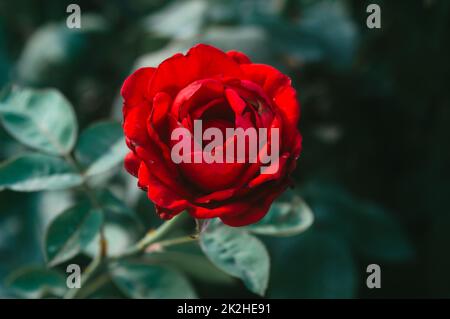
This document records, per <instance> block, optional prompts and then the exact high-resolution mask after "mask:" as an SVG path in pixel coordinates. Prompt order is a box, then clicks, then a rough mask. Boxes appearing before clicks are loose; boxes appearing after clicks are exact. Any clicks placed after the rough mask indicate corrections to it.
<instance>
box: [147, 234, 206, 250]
mask: <svg viewBox="0 0 450 319" xmlns="http://www.w3.org/2000/svg"><path fill="white" fill-rule="evenodd" d="M197 240H198V236H196V235H194V236H185V237H177V238H173V239H167V240H162V241H159V242H157V243H155V245H158V248H166V247H169V246H174V245H179V244H185V243H190V242H193V241H197Z"/></svg>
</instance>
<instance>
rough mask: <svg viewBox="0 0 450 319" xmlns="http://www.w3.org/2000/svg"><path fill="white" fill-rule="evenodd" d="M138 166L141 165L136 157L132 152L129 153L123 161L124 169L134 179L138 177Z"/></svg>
mask: <svg viewBox="0 0 450 319" xmlns="http://www.w3.org/2000/svg"><path fill="white" fill-rule="evenodd" d="M140 165H141V160H140V159H139V158H138V157H137V156H136V155H134V153H133V152H129V153H128V154H127V155H126V156H125V161H124V166H125V169H126V170H127V171H128V173H130V174H131V175H133V176H134V177H137V176H138V171H139V166H140Z"/></svg>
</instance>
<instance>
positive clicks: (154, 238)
mask: <svg viewBox="0 0 450 319" xmlns="http://www.w3.org/2000/svg"><path fill="white" fill-rule="evenodd" d="M182 218H183V216H182V214H179V215H177V216H175V217H174V218H172V219H171V220H169V221H167V222H165V223H164V224H162V225H161V226H160V227H159V228H157V229H156V230H154V231H150V232H148V233H147V234H146V235H145V236H144V237H143V238H142V239H141V240H140V241H138V242H137V243H136V244H135V245H134V246H131V247H130V248H129V249H128V250H126V251H125V252H124V253H122V254H121V255H118V256H115V257H113V258H112V259H114V260H117V259H122V258H126V257H131V256H136V255H139V254H141V253H143V252H144V251H145V249H146V248H147V247H148V246H150V245H151V244H155V243H157V242H158V241H159V240H161V239H162V238H163V237H164V236H166V235H167V234H168V233H169V232H170V231H172V230H173V229H174V228H175V226H176V225H177V224H178V223H179V221H180V220H181V219H182Z"/></svg>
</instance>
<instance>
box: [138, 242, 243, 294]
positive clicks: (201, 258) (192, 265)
mask: <svg viewBox="0 0 450 319" xmlns="http://www.w3.org/2000/svg"><path fill="white" fill-rule="evenodd" d="M195 246H196V247H197V249H198V253H197V252H189V253H187V252H181V251H170V250H164V251H155V252H154V253H151V254H147V255H146V256H145V260H146V261H149V262H152V263H158V264H164V265H168V266H171V267H173V268H175V269H177V270H180V271H181V272H183V273H184V274H186V275H187V276H189V278H192V279H194V280H196V281H200V282H204V283H206V284H208V285H214V284H216V285H222V286H225V285H228V286H230V285H232V284H234V283H235V282H236V279H235V278H233V277H231V276H229V275H228V274H226V273H225V272H223V271H222V270H220V269H218V268H217V267H216V266H214V265H213V264H212V263H211V261H210V260H209V259H208V258H207V257H206V256H205V254H203V252H202V251H201V250H200V247H198V245H195Z"/></svg>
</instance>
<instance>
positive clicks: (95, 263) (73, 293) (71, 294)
mask: <svg viewBox="0 0 450 319" xmlns="http://www.w3.org/2000/svg"><path fill="white" fill-rule="evenodd" d="M102 261H103V257H102V256H101V255H97V257H96V258H94V259H93V260H92V262H91V263H90V264H89V266H88V267H87V268H86V270H85V271H84V273H83V274H82V276H81V288H78V289H77V288H72V289H70V290H69V291H68V292H67V293H66V294H65V296H64V299H74V298H77V297H78V296H79V294H80V292H81V291H82V289H83V286H84V285H85V284H86V283H87V282H88V280H89V279H90V278H92V276H93V275H94V274H95V272H96V271H97V270H98V268H99V267H100V265H101V264H102Z"/></svg>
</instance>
